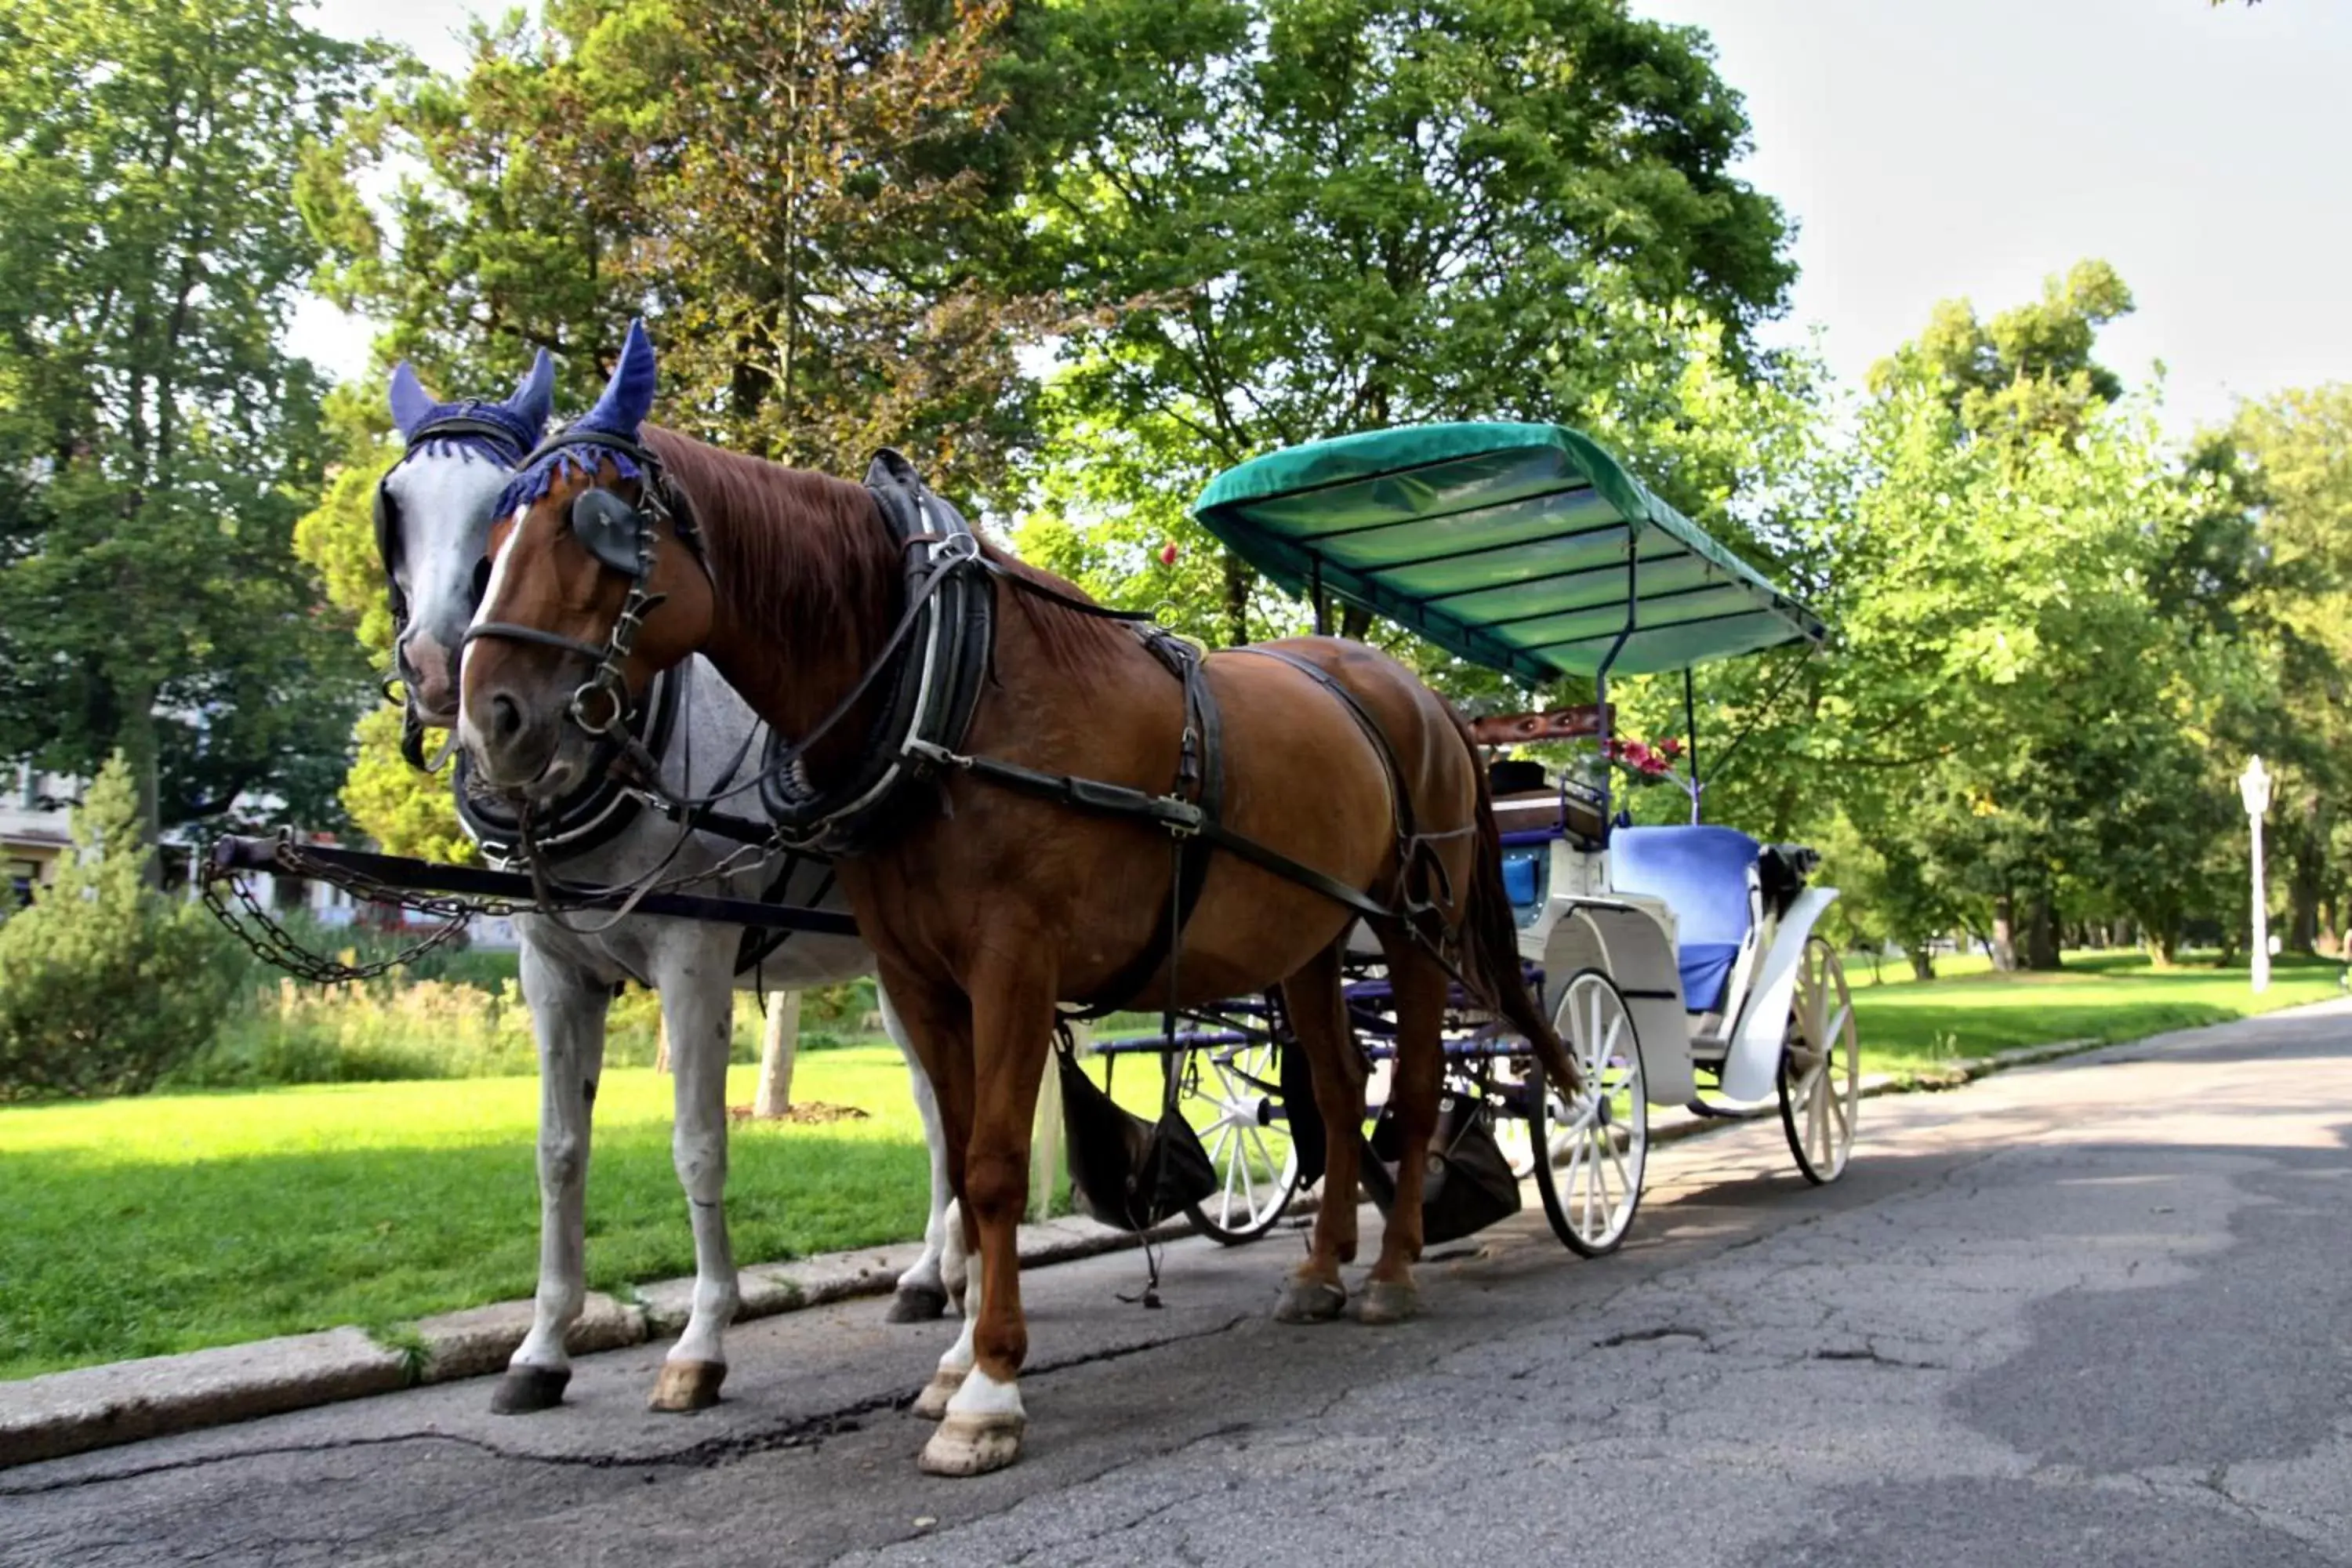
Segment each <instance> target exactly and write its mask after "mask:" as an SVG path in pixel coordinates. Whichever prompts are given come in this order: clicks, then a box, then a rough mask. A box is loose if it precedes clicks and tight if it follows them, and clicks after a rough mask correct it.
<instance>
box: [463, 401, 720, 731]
mask: <svg viewBox="0 0 2352 1568" xmlns="http://www.w3.org/2000/svg"><path fill="white" fill-rule="evenodd" d="M574 447H597V448H601V449H604V450H606V451H611V452H614V453H617V454H619V455H620V456H621V457H623V458H627V459H628V460H629V461H630V462H631V463H633V464H635V466H636V468H637V469H638V473H637V481H638V492H639V500H640V502H641V503H642V504H640V505H638V506H632V505H630V504H629V503H628V502H627V501H626V500H623V499H622V498H621V497H620V496H619V495H617V494H615V493H614V491H612V490H609V489H604V487H603V486H601V485H594V486H591V487H590V488H589V489H584V490H583V491H581V492H580V493H579V494H578V495H576V496H574V497H573V498H572V508H571V514H570V520H571V523H572V533H573V534H574V535H576V536H577V537H578V539H579V540H580V542H581V543H582V544H583V545H585V546H586V547H587V550H588V552H589V553H590V554H591V555H593V556H594V557H595V558H596V559H597V561H598V562H600V563H603V564H604V565H605V566H607V567H610V568H611V569H612V570H614V571H615V572H622V573H625V574H627V575H628V578H629V592H628V595H627V597H625V598H624V599H623V600H622V601H621V609H620V613H619V614H618V615H616V616H614V619H613V625H612V628H611V629H610V630H609V631H607V632H606V633H605V634H604V642H603V644H602V645H599V644H596V643H592V642H588V641H586V640H584V639H583V638H580V637H565V636H564V635H563V634H562V633H561V632H551V631H546V630H542V629H541V628H540V627H538V626H521V625H519V624H518V623H516V622H513V621H477V622H475V623H474V625H472V626H468V627H467V629H466V635H465V636H464V637H462V638H460V639H459V641H458V645H457V646H458V649H459V652H460V654H461V656H462V654H463V651H464V649H465V648H466V647H467V646H469V645H470V644H472V643H473V642H474V640H475V639H476V638H478V637H499V638H501V639H503V640H505V641H508V642H527V643H537V644H539V645H540V646H541V647H552V648H559V649H561V650H562V651H563V652H565V653H571V654H577V655H579V656H580V657H581V658H584V659H586V660H587V661H588V662H589V666H590V668H589V674H588V679H585V680H583V681H582V682H581V683H580V685H579V686H577V687H576V688H574V689H573V690H572V700H571V701H570V702H569V703H567V704H566V705H565V711H566V713H568V714H569V715H570V716H571V719H572V722H573V723H575V724H577V725H579V726H580V728H581V729H582V730H583V731H586V732H587V733H589V734H590V735H593V736H595V737H596V738H597V739H599V740H604V739H610V738H612V737H613V736H614V732H615V731H619V730H621V729H623V727H624V721H625V720H626V719H627V718H628V714H629V688H628V680H627V678H626V677H625V676H624V675H623V674H622V667H623V666H624V665H625V664H627V663H628V661H629V655H630V653H631V652H632V651H633V650H634V649H635V647H636V643H637V634H638V633H639V632H640V631H642V630H643V629H644V628H645V621H646V616H649V615H651V614H652V613H653V612H654V610H655V609H656V607H657V606H659V605H661V604H662V603H663V602H664V600H666V599H667V597H668V595H664V594H656V593H655V592H653V591H652V588H651V586H650V584H652V582H653V575H654V562H655V547H656V539H657V535H656V531H655V528H654V526H653V524H654V521H655V519H656V518H657V519H659V520H661V521H666V522H667V523H668V524H669V526H670V531H671V532H673V533H675V534H677V537H678V539H679V540H680V541H682V542H684V543H685V545H686V547H687V552H688V554H690V555H692V556H693V557H694V560H695V563H696V564H697V565H698V566H700V567H701V568H702V574H703V575H704V576H706V577H709V576H710V574H711V573H710V554H709V547H708V546H707V545H706V544H705V542H704V541H703V537H702V530H701V529H700V527H699V526H698V525H697V524H696V522H695V521H694V509H693V506H692V504H691V503H690V502H689V501H688V500H687V498H686V494H685V492H684V491H683V490H680V489H677V487H676V486H674V485H672V484H671V483H670V482H669V477H668V475H667V472H665V471H664V469H663V468H662V461H661V459H660V458H657V457H656V456H655V455H654V454H653V452H652V450H651V449H649V448H647V447H643V446H640V445H639V444H638V443H636V442H635V441H632V440H630V439H629V438H628V437H625V436H616V435H613V434H611V433H609V432H606V431H603V430H565V431H560V432H558V433H557V434H555V435H553V436H551V437H548V438H547V439H546V440H544V441H542V442H541V443H540V444H539V446H538V447H537V448H535V449H534V450H533V451H532V452H531V453H530V455H529V456H528V457H526V458H523V460H522V461H521V463H520V464H519V465H518V468H519V470H520V471H521V472H524V473H529V472H530V470H531V469H532V468H535V467H536V466H537V465H538V464H539V463H540V462H541V461H542V460H544V459H547V458H553V457H556V456H557V455H558V454H560V453H563V452H566V451H569V450H571V449H572V448H574ZM648 511H650V512H651V516H648V515H647V513H648ZM713 582H714V584H715V582H716V579H713ZM600 697H601V698H602V699H604V712H603V713H601V714H599V713H597V712H595V711H594V710H593V705H594V703H595V702H596V700H597V699H598V698H600Z"/></svg>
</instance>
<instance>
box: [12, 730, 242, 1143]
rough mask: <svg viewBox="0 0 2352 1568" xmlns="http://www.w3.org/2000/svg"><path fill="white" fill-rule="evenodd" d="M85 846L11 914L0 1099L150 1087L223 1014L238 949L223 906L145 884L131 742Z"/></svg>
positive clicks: (98, 800)
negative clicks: (214, 913) (219, 921)
mask: <svg viewBox="0 0 2352 1568" xmlns="http://www.w3.org/2000/svg"><path fill="white" fill-rule="evenodd" d="M73 840H74V851H75V852H74V853H73V854H70V855H68V856H67V857H66V858H65V859H64V861H63V862H62V863H61V864H60V866H59V867H58V876H57V879H56V880H55V881H54V882H51V883H50V884H49V885H48V886H47V887H45V888H42V889H39V890H38V891H37V893H36V894H35V896H34V900H33V905H32V907H31V908H30V909H27V910H20V911H19V912H17V913H16V914H14V915H11V916H9V917H8V919H7V920H6V921H5V922H0V1101H5V1100H26V1099H34V1098H38V1097H44V1096H51V1095H100V1094H137V1093H140V1092H141V1091H142V1090H144V1089H149V1088H152V1086H153V1085H154V1082H155V1080H156V1079H158V1078H160V1077H162V1076H163V1074H164V1073H165V1072H167V1071H169V1070H170V1069H171V1068H173V1067H175V1066H177V1065H178V1064H179V1063H181V1062H183V1061H184V1060H186V1059H187V1058H189V1057H190V1056H192V1055H194V1053H195V1052H196V1051H197V1050H198V1049H200V1048H201V1047H203V1046H204V1045H205V1043H206V1042H207V1041H209V1040H210V1039H211V1038H212V1037H213V1032H214V1030H215V1028H217V1027H218V1026H219V1023H220V1016H221V1009H222V1008H223V1006H225V1005H226V1003H227V1001H228V995H229V992H230V990H231V988H232V986H233V984H234V982H235V977H236V955H235V952H234V951H233V950H232V949H230V948H229V947H228V946H227V945H226V944H227V940H228V939H227V937H226V933H225V932H223V931H221V930H220V928H219V927H218V926H216V925H215V924H214V923H213V921H212V918H211V916H209V915H208V914H206V913H205V911H204V910H201V909H198V908H197V907H196V906H194V904H190V903H187V902H185V901H184V900H175V899H171V898H167V897H165V896H164V895H163V894H162V893H159V892H156V891H154V890H152V889H150V888H148V887H147V886H146V884H145V879H144V876H143V868H144V867H145V864H146V861H147V858H148V856H147V847H146V845H145V843H144V842H143V841H142V838H141V837H140V832H139V802H138V795H137V791H136V789H135V787H134V785H133V784H132V779H131V769H130V767H129V766H128V764H127V763H125V762H124V760H123V758H122V756H121V753H120V752H118V753H116V755H115V756H113V757H112V758H111V759H110V760H109V761H108V762H107V763H106V765H105V767H104V768H103V769H101V770H100V773H99V774H98V777H97V779H96V780H95V782H93V783H92V784H91V785H90V787H89V794H88V795H86V796H85V797H84V798H83V800H82V803H81V805H80V806H79V808H78V809H77V810H76V811H75V812H74V814H73Z"/></svg>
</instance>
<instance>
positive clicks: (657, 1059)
mask: <svg viewBox="0 0 2352 1568" xmlns="http://www.w3.org/2000/svg"><path fill="white" fill-rule="evenodd" d="M654 1071H656V1072H667V1071H669V1015H668V1014H667V1013H656V1014H655V1015H654Z"/></svg>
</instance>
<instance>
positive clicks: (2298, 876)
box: [2286, 840, 2326, 953]
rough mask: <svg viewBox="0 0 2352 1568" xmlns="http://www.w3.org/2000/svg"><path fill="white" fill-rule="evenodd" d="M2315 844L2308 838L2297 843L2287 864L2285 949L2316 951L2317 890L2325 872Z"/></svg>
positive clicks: (2317, 940) (2317, 926)
mask: <svg viewBox="0 0 2352 1568" xmlns="http://www.w3.org/2000/svg"><path fill="white" fill-rule="evenodd" d="M2317 848H2318V847H2317V846H2315V845H2313V844H2312V843H2310V842H2309V841H2308V840H2305V843H2304V844H2302V845H2301V846H2298V847H2297V848H2296V851H2295V856H2294V860H2293V861H2292V862H2291V863H2290V865H2291V869H2290V870H2289V871H2288V873H2287V881H2286V901H2287V918H2286V950H2287V951H2288V952H2304V953H2310V952H2318V951H2319V889H2320V885H2321V879H2323V878H2324V877H2325V876H2326V865H2325V863H2324V859H2323V857H2322V855H2321V854H2320V853H2317V852H2316V850H2317Z"/></svg>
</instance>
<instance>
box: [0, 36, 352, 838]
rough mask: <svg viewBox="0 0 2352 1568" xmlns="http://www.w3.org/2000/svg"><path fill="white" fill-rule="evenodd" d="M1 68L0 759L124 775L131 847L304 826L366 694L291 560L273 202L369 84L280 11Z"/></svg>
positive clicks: (285, 376)
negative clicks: (276, 815) (177, 837)
mask: <svg viewBox="0 0 2352 1568" xmlns="http://www.w3.org/2000/svg"><path fill="white" fill-rule="evenodd" d="M0 60H5V67H0V211H5V212H6V213H7V214H8V221H7V223H6V224H5V226H0V475H4V476H5V480H0V756H8V757H23V756H32V757H36V758H37V759H38V760H39V761H40V762H41V763H43V765H45V766H47V767H50V768H52V769H55V770H57V771H60V772H65V773H76V774H80V775H83V776H87V775H89V773H94V772H95V771H96V769H97V767H98V765H99V763H100V761H102V760H103V759H104V758H105V757H106V756H107V755H108V754H109V753H110V752H112V751H114V750H115V749H117V748H121V749H122V750H124V751H126V752H129V754H130V756H131V764H132V768H133V772H134V774H135V776H136V778H137V780H138V782H139V785H140V789H141V792H142V802H143V805H144V807H145V811H144V815H145V817H146V820H147V823H148V827H149V831H150V833H151V836H152V833H153V831H154V830H155V829H156V828H157V827H158V826H163V825H169V824H173V823H178V822H183V821H187V820H191V819H194V818H204V817H212V816H219V815H221V814H224V813H231V812H238V813H240V814H241V815H244V816H248V817H250V816H258V815H264V814H266V813H267V812H268V811H274V810H277V809H283V810H286V811H288V812H289V813H291V814H293V815H295V816H299V817H302V818H305V819H307V820H310V821H312V822H317V821H319V820H320V817H321V814H322V813H326V812H331V805H332V799H333V790H334V787H335V784H337V782H338V781H339V779H340V777H341V771H342V750H343V742H344V736H345V731H346V730H347V728H348V726H349V724H350V721H351V718H352V713H353V711H354V710H355V708H356V705H357V702H358V700H361V698H362V695H363V693H364V684H363V673H362V669H361V668H360V666H359V665H358V663H357V661H356V660H355V659H354V658H352V652H351V648H350V645H349V643H348V641H347V640H346V639H345V637H343V636H342V635H341V630H340V629H339V628H338V627H337V626H335V624H334V622H333V619H332V617H331V616H324V615H322V614H321V613H320V612H321V609H322V606H321V605H320V601H319V596H318V592H317V588H316V585H315V584H314V583H313V582H312V581H311V579H310V576H309V574H307V573H306V572H305V571H303V570H302V569H301V568H300V566H299V564H298V563H296V562H295V561H294V560H293V558H292V557H291V556H290V554H289V552H288V550H287V541H288V538H289V531H290V529H291V528H292V525H293V521H294V519H295V517H296V516H297V515H299V511H300V510H301V508H302V506H303V505H304V502H305V498H307V497H308V496H309V495H310V494H311V493H313V492H314V491H315V489H316V487H317V485H318V482H319V477H320V467H321V463H322V461H323V459H324V458H325V456H326V453H325V450H324V447H323V445H322V441H321V436H320V426H319V419H318V401H319V395H320V390H321V387H320V381H319V378H318V377H317V376H316V374H314V373H313V372H312V370H311V369H310V366H309V365H308V364H307V363H303V362H299V361H295V360H289V358H287V357H286V356H285V354H284V353H281V352H280V350H279V349H278V339H279V337H280V335H281V333H282V331H283V329H284V326H285V323H286V318H287V313H288V311H289V310H290V308H291V306H292V304H293V301H294V297H295V294H296V291H297V290H298V289H300V288H301V286H302V285H303V283H304V282H305V281H306V280H307V279H308V277H309V274H310V269H311V267H312V265H313V262H314V260H315V258H316V254H317V253H316V251H315V249H314V248H313V247H312V244H311V242H310V237H309V236H308V235H307V234H306V232H305V231H304V228H303V226H302V224H301V222H300V221H299V218H298V217H297V216H296V215H295V214H294V212H293V211H292V210H291V208H290V207H289V204H288V203H287V201H286V191H287V188H288V186H289V184H291V183H292V181H293V179H294V174H295V166H296V164H297V163H299V161H300V160H301V158H302V157H303V156H304V151H303V150H304V148H305V145H306V141H307V139H308V138H311V137H315V136H317V135H319V134H320V133H321V132H325V131H326V130H328V129H329V128H330V127H331V126H332V125H333V124H334V122H335V121H336V120H337V119H338V117H339V116H340V113H341V105H342V104H343V102H344V101H345V100H348V99H349V98H350V96H351V95H352V94H353V93H354V92H356V91H358V90H359V89H362V87H363V86H364V84H365V82H366V79H367V78H368V75H369V74H370V70H371V58H370V56H369V54H368V52H367V51H365V50H363V49H359V48H355V47H352V46H347V45H343V44H340V43H336V42H334V41H333V40H331V39H329V38H328V37H325V36H324V35H322V34H320V32H318V31H317V30H316V29H314V28H312V27H310V26H305V25H304V24H303V23H302V22H301V21H300V20H299V16H298V14H297V11H296V9H295V7H294V6H292V5H290V4H289V3H288V0H188V3H181V0H131V3H129V4H114V3H111V0H108V3H103V4H101V3H100V0H47V3H45V4H41V5H33V6H30V7H26V6H16V7H14V8H12V9H11V10H10V11H9V12H8V13H7V15H6V16H5V17H0ZM265 792H266V795H267V796H270V797H275V801H276V802H278V803H282V805H270V806H267V807H265V806H264V805H260V804H259V803H260V802H261V801H262V800H263V799H264V798H265Z"/></svg>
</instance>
